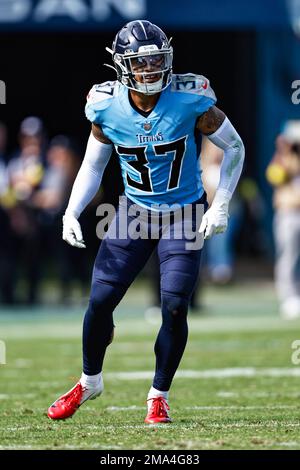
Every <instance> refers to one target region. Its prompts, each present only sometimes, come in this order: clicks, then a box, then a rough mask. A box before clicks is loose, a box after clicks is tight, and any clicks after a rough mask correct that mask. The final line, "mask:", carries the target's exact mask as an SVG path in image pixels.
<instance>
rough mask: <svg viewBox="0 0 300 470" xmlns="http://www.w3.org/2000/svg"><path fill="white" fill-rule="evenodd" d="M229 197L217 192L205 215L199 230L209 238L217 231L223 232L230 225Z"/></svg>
mask: <svg viewBox="0 0 300 470" xmlns="http://www.w3.org/2000/svg"><path fill="white" fill-rule="evenodd" d="M228 208H229V198H226V197H224V195H222V196H220V195H218V194H216V196H215V198H214V200H213V202H212V205H211V207H210V208H209V209H208V210H207V211H206V212H205V214H204V215H203V218H202V221H201V225H200V228H199V232H200V233H203V235H204V239H205V240H207V239H208V238H210V237H211V236H212V235H214V234H216V233H223V232H225V230H226V229H227V225H228V217H229V215H228Z"/></svg>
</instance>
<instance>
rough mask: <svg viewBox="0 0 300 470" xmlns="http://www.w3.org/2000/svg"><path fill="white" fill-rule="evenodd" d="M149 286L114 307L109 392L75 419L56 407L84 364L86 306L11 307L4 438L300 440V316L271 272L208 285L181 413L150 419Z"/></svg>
mask: <svg viewBox="0 0 300 470" xmlns="http://www.w3.org/2000/svg"><path fill="white" fill-rule="evenodd" d="M147 302H148V294H147V290H146V287H143V286H141V285H137V286H136V288H132V289H131V290H130V291H129V293H128V295H127V297H126V299H125V300H124V301H123V303H122V304H121V306H120V307H119V308H118V310H117V312H116V314H115V323H116V332H115V339H114V342H113V344H112V345H111V346H110V347H109V349H108V353H107V357H106V362H105V372H104V380H105V392H104V394H103V395H102V396H101V397H100V398H99V399H97V400H94V401H90V402H87V403H86V404H85V405H83V406H82V408H81V409H80V410H79V411H78V412H77V413H76V415H75V416H74V417H73V418H72V419H69V420H66V421H63V422H52V421H50V420H49V419H48V418H47V416H46V411H47V407H48V406H49V404H51V403H52V402H53V401H54V399H55V398H57V396H58V395H59V394H61V393H63V392H66V391H67V390H68V389H69V388H71V386H73V384H74V382H75V381H76V380H77V378H78V376H79V374H80V372H81V323H82V313H83V311H84V308H81V307H80V308H79V307H76V308H75V307H74V308H69V309H68V308H60V309H59V308H56V307H54V306H49V307H47V308H46V307H43V308H40V309H38V308H37V309H34V310H32V311H27V310H19V311H16V312H10V311H5V310H3V309H2V310H1V314H0V339H1V340H2V341H5V344H6V349H7V351H6V353H7V354H6V355H7V359H6V362H7V364H6V365H1V366H0V383H1V387H0V449H99V450H103V449H105V450H107V449H147V450H153V449H159V450H165V449H173V450H175V449H180V450H181V449H197V450H201V449H300V419H299V418H300V406H299V399H300V366H297V365H293V363H292V361H291V356H292V353H293V350H292V348H291V344H292V342H293V341H294V340H296V339H300V328H299V327H300V321H293V322H286V321H283V320H281V319H280V318H279V317H278V314H277V311H276V301H275V294H274V291H273V288H272V286H271V285H270V284H268V283H263V282H261V283H260V284H258V283H256V284H251V283H248V284H244V285H241V286H233V287H230V288H227V289H221V290H217V289H213V288H207V289H206V290H205V304H206V306H207V308H206V310H205V312H204V313H203V314H202V315H199V314H198V315H197V314H191V315H190V336H189V342H188V346H187V348H186V352H185V355H184V358H183V360H182V363H181V366H180V369H179V372H178V374H177V376H176V377H175V379H174V382H173V386H172V389H171V393H170V406H171V415H172V418H173V420H174V421H173V423H172V424H168V425H160V426H147V425H146V424H144V422H143V420H144V416H145V410H146V404H145V399H146V395H147V392H148V388H149V386H150V384H151V377H152V371H153V368H154V354H153V344H154V340H155V337H156V332H157V329H158V325H157V324H152V323H147V322H146V320H145V319H144V317H143V312H144V309H145V307H146V305H147Z"/></svg>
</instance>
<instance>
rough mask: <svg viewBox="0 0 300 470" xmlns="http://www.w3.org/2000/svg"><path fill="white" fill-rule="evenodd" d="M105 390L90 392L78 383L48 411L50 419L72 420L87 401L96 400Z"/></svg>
mask: <svg viewBox="0 0 300 470" xmlns="http://www.w3.org/2000/svg"><path fill="white" fill-rule="evenodd" d="M102 390H103V388H102V387H100V388H99V389H97V390H93V391H90V393H89V390H88V389H87V388H85V387H83V386H82V385H81V383H80V382H78V383H77V384H76V385H75V387H73V388H72V389H71V390H70V391H69V392H67V393H66V394H65V395H62V396H61V397H60V398H58V399H57V400H56V401H55V402H54V403H53V404H52V405H51V406H50V407H49V409H48V417H49V418H51V419H67V418H70V416H72V415H73V414H74V413H75V412H76V411H77V410H78V408H79V407H80V405H82V403H84V402H85V401H86V400H89V399H93V398H96V397H97V396H99V395H100V394H101V392H102Z"/></svg>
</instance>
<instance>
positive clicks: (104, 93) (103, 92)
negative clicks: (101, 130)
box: [85, 82, 115, 125]
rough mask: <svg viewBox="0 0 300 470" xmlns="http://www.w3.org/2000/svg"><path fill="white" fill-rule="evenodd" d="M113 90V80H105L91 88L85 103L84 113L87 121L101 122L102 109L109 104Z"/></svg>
mask: <svg viewBox="0 0 300 470" xmlns="http://www.w3.org/2000/svg"><path fill="white" fill-rule="evenodd" d="M114 90H115V82H105V83H101V84H99V85H94V86H93V87H92V88H91V90H90V91H89V93H88V95H87V102H86V105H85V115H86V117H87V119H88V120H89V121H91V122H92V123H95V124H99V125H100V124H101V115H102V111H103V110H105V109H106V108H108V107H109V106H110V105H111V102H112V98H113V96H114Z"/></svg>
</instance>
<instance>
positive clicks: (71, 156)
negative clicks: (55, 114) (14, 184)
mask: <svg viewBox="0 0 300 470" xmlns="http://www.w3.org/2000/svg"><path fill="white" fill-rule="evenodd" d="M46 163H47V167H46V169H45V172H44V177H43V180H42V182H41V184H40V187H39V189H38V190H37V191H35V193H34V195H33V197H32V205H33V206H34V207H35V208H36V209H38V214H39V225H40V229H41V239H42V240H43V255H44V256H43V257H44V258H45V255H47V258H48V260H49V258H50V259H51V260H52V261H54V268H55V270H56V271H58V279H59V281H60V288H61V301H62V302H63V303H65V302H66V301H68V298H69V294H70V286H71V281H72V280H73V279H74V278H77V279H78V280H79V281H80V284H81V287H82V286H83V284H84V280H85V275H86V269H85V266H84V258H83V257H81V256H80V253H79V252H78V251H76V250H72V248H71V247H70V246H69V245H67V244H66V243H64V241H63V240H62V238H61V221H62V215H63V213H64V211H65V208H66V205H67V202H68V198H69V196H70V193H71V189H72V185H73V182H74V179H75V177H76V174H77V172H78V169H79V166H80V161H79V157H78V155H77V154H76V152H75V151H74V149H73V146H72V142H71V141H70V139H68V138H67V137H66V136H63V135H60V136H56V137H54V138H53V139H52V140H51V142H50V145H49V148H48V151H47V154H46ZM43 264H46V263H43Z"/></svg>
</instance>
